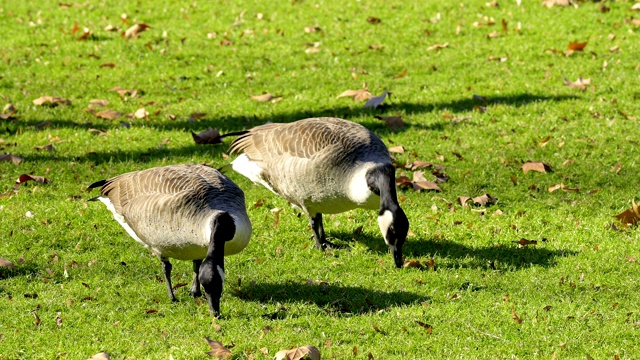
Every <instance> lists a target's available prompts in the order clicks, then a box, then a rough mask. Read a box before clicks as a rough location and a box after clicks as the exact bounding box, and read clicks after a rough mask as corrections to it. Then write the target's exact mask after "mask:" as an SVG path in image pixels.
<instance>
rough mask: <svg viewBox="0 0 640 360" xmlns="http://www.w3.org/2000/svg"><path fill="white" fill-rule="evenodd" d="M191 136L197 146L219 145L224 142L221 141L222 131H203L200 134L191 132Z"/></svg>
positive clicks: (211, 129) (210, 129)
mask: <svg viewBox="0 0 640 360" xmlns="http://www.w3.org/2000/svg"><path fill="white" fill-rule="evenodd" d="M191 136H192V137H193V141H195V143H196V144H219V143H221V142H222V140H221V139H220V131H218V129H213V128H209V129H208V130H205V131H202V132H200V133H198V134H196V133H194V132H191Z"/></svg>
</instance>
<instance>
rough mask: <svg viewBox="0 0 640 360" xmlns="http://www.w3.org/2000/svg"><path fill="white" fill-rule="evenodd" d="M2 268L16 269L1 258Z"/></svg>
mask: <svg viewBox="0 0 640 360" xmlns="http://www.w3.org/2000/svg"><path fill="white" fill-rule="evenodd" d="M0 267H7V268H11V269H13V268H15V265H13V263H12V262H11V261H9V260H7V259H3V258H0Z"/></svg>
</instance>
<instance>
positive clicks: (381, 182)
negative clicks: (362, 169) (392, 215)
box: [367, 164, 399, 215]
mask: <svg viewBox="0 0 640 360" xmlns="http://www.w3.org/2000/svg"><path fill="white" fill-rule="evenodd" d="M367 185H368V186H369V190H371V191H372V192H373V193H374V194H376V195H378V196H380V215H381V214H382V213H383V212H384V211H385V210H391V211H396V210H397V208H398V207H399V205H398V195H397V193H396V169H395V168H394V167H393V165H391V164H384V165H378V166H376V167H374V168H371V169H369V171H367Z"/></svg>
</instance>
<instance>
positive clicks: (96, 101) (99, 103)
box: [89, 99, 109, 108]
mask: <svg viewBox="0 0 640 360" xmlns="http://www.w3.org/2000/svg"><path fill="white" fill-rule="evenodd" d="M107 105H109V100H100V99H93V100H91V101H89V108H97V107H105V106H107Z"/></svg>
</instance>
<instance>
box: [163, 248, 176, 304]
mask: <svg viewBox="0 0 640 360" xmlns="http://www.w3.org/2000/svg"><path fill="white" fill-rule="evenodd" d="M160 261H162V272H163V273H164V282H165V283H166V284H167V294H169V298H171V301H174V302H175V301H178V299H176V297H175V295H173V287H171V268H172V266H171V263H170V262H169V260H168V259H166V258H164V259H160Z"/></svg>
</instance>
